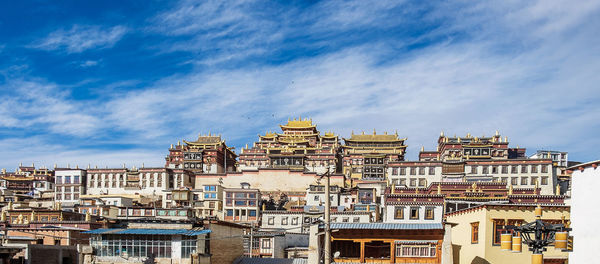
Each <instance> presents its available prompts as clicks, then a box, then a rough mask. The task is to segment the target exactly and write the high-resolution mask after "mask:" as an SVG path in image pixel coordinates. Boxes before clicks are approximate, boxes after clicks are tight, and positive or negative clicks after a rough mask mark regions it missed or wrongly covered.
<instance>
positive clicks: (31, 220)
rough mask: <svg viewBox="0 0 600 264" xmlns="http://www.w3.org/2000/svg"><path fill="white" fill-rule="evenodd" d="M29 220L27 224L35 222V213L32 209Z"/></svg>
mask: <svg viewBox="0 0 600 264" xmlns="http://www.w3.org/2000/svg"><path fill="white" fill-rule="evenodd" d="M30 218H31V219H30V220H29V222H33V221H35V211H34V210H33V209H31V216H30Z"/></svg>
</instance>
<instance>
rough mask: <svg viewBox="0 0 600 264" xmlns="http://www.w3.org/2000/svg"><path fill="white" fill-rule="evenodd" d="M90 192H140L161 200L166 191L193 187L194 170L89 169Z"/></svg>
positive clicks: (97, 193)
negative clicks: (192, 176)
mask: <svg viewBox="0 0 600 264" xmlns="http://www.w3.org/2000/svg"><path fill="white" fill-rule="evenodd" d="M87 172H88V177H87V184H86V185H87V194H88V195H136V196H138V197H142V196H143V197H149V198H152V199H154V200H159V199H160V197H161V196H162V191H163V190H168V189H171V188H179V187H191V186H192V183H191V180H190V179H191V178H190V173H189V172H186V171H183V170H172V169H167V168H136V167H133V168H131V169H127V168H107V169H88V171H87Z"/></svg>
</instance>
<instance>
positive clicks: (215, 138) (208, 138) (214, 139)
mask: <svg viewBox="0 0 600 264" xmlns="http://www.w3.org/2000/svg"><path fill="white" fill-rule="evenodd" d="M183 142H184V143H186V144H188V145H215V144H221V143H223V141H222V140H221V135H211V134H210V132H209V133H208V135H198V139H196V141H187V140H184V141H183Z"/></svg>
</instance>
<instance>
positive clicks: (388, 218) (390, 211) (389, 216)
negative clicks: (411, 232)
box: [382, 204, 443, 224]
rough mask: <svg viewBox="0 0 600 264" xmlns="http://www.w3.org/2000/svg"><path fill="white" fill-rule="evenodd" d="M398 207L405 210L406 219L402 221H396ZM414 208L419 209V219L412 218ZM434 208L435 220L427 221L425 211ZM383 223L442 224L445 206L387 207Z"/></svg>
mask: <svg viewBox="0 0 600 264" xmlns="http://www.w3.org/2000/svg"><path fill="white" fill-rule="evenodd" d="M396 206H399V207H403V208H404V217H403V218H402V219H395V218H394V216H395V215H394V214H395V208H396ZM412 207H418V208H419V218H418V219H411V218H410V209H411V208H412ZM430 207H433V208H434V210H433V219H425V209H426V208H430ZM383 211H384V213H383V217H382V218H383V222H386V223H406V224H427V223H441V222H442V217H443V206H442V205H409V204H407V205H387V206H385V209H384V210H383Z"/></svg>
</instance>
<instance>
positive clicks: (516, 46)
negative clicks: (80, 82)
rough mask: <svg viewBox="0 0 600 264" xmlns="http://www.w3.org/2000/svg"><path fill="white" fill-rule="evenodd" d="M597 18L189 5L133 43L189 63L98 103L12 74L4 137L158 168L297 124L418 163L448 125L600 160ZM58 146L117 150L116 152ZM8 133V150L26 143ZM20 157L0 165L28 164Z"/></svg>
mask: <svg viewBox="0 0 600 264" xmlns="http://www.w3.org/2000/svg"><path fill="white" fill-rule="evenodd" d="M257 6H260V7H268V8H266V9H258V8H256V7H257ZM598 14H600V6H599V4H597V3H595V2H585V3H583V4H581V5H572V4H570V3H568V2H566V1H534V2H520V1H505V2H502V3H488V2H479V3H477V4H473V3H472V2H469V1H448V2H443V3H440V4H436V5H428V4H425V5H416V4H413V3H410V2H390V1H375V2H368V1H360V2H345V1H327V2H319V3H315V4H312V5H307V6H306V7H303V8H297V7H295V6H286V5H283V4H273V5H272V6H269V5H268V4H265V3H264V2H260V1H235V2H231V3H229V2H221V1H203V2H200V3H196V2H193V1H182V2H178V3H176V4H174V6H173V8H172V9H169V10H165V11H161V12H159V14H157V15H156V16H153V17H151V18H149V19H148V20H147V22H149V23H150V26H148V27H146V29H147V31H145V32H142V33H140V32H136V33H135V34H148V35H152V36H155V35H159V36H160V37H161V38H160V40H159V41H157V42H154V43H151V44H149V45H151V46H152V45H156V46H160V47H161V48H162V49H163V50H161V52H162V54H165V53H167V54H169V52H172V51H177V53H174V54H177V56H179V55H180V54H185V56H182V57H183V58H182V60H185V63H187V64H186V65H193V66H192V67H191V68H189V69H186V71H182V72H181V73H179V74H173V75H171V74H168V75H166V76H149V78H148V79H149V80H153V81H146V80H144V81H137V80H130V79H119V80H113V81H109V84H107V85H106V89H99V90H97V91H93V94H94V95H95V97H94V98H89V99H85V100H81V99H75V98H73V96H71V93H72V92H73V91H72V90H73V88H69V89H67V88H65V87H63V86H61V85H59V84H56V83H53V82H52V81H51V80H40V79H35V78H26V77H22V78H10V80H9V81H8V82H7V84H4V86H1V87H0V89H3V90H7V91H11V92H10V93H6V94H4V95H0V98H1V99H2V100H1V101H0V102H2V103H0V128H3V127H4V128H5V129H31V128H39V127H42V128H43V129H42V130H43V133H48V134H51V135H57V136H48V137H39V138H35V140H37V141H38V142H39V144H40V145H41V146H45V147H47V148H49V149H52V152H53V153H56V156H51V154H50V153H44V152H40V153H36V152H35V151H38V150H36V149H32V150H23V151H22V152H23V153H22V154H19V155H18V157H19V159H22V158H21V157H31V159H32V160H46V159H58V160H59V162H61V161H62V160H64V162H68V161H67V159H74V160H94V159H102V160H106V162H107V163H109V164H107V165H112V166H115V165H118V164H120V163H122V162H126V163H129V161H136V162H138V163H139V162H140V161H143V160H146V161H147V162H146V165H155V166H160V165H162V163H163V162H164V161H163V160H162V157H163V156H164V155H165V154H166V148H167V147H168V145H169V144H170V143H173V142H176V141H177V140H179V139H182V138H185V139H193V138H194V137H195V136H196V135H197V134H198V133H207V132H208V131H209V130H210V131H212V132H213V133H222V134H223V136H224V139H226V140H227V142H228V144H230V145H234V146H237V147H238V148H239V147H241V146H243V145H245V143H250V142H252V141H254V140H256V134H258V133H264V131H265V130H276V129H277V125H278V124H280V123H281V122H285V120H287V118H288V117H289V116H298V115H302V116H311V117H312V118H313V121H314V122H316V123H317V125H318V126H319V129H320V130H322V131H326V130H332V131H334V132H336V133H339V134H340V135H341V136H343V137H347V136H348V135H349V134H350V133H351V131H352V130H354V131H355V132H357V131H360V130H365V131H370V130H371V129H373V128H375V129H376V130H377V131H378V133H379V132H383V131H388V132H392V131H394V130H398V133H399V134H400V136H402V137H408V138H409V140H408V145H409V149H408V151H409V154H408V158H410V159H414V158H416V153H417V152H418V149H419V148H420V146H421V145H425V147H426V148H429V149H432V148H435V139H436V138H437V136H438V135H439V132H440V130H444V131H445V132H446V133H447V134H454V133H456V134H466V133H467V132H470V133H471V134H474V135H481V134H488V135H489V134H490V133H493V132H494V131H495V130H496V129H499V130H500V132H501V133H502V134H503V135H506V136H508V137H509V139H510V141H511V144H514V145H520V146H523V147H528V148H530V150H535V149H537V148H552V149H558V150H565V151H569V152H571V157H572V158H575V159H582V160H587V159H596V158H597V157H593V155H597V153H595V152H594V150H591V149H590V147H589V146H592V145H594V144H595V145H598V144H600V140H599V139H598V137H597V136H596V135H595V131H598V129H600V122H599V121H598V119H597V113H598V112H600V106H599V105H598V104H596V103H594V102H596V101H597V100H598V99H600V98H599V97H598V93H597V91H598V88H597V85H598V83H600V75H598V74H597V72H598V69H600V60H599V58H600V35H599V34H598V30H597V27H596V26H595V25H597V24H599V23H600V16H598ZM414 21H417V22H414ZM414 28H418V29H419V30H417V31H415V30H414ZM98 30H100V31H103V32H110V31H111V29H110V28H104V29H98ZM69 31H71V30H69ZM63 32H68V31H63ZM123 34H124V33H123ZM132 34H133V33H132ZM51 35H52V34H51ZM116 41H118V40H116ZM106 43H108V42H106ZM113 43H114V42H113ZM61 45H62V46H61V47H62V48H63V49H68V48H67V47H68V45H66V44H61ZM110 45H112V44H110ZM92 46H94V47H95V48H102V47H107V46H109V44H95V45H92ZM90 48H91V47H90ZM73 52H75V51H73ZM78 62H80V63H81V66H85V65H87V64H89V65H88V66H93V64H94V62H93V61H92V60H90V63H88V62H87V61H86V60H85V59H83V60H81V61H78ZM105 63H106V64H108V63H110V61H108V59H103V61H102V64H105ZM103 68H108V67H103ZM154 80H156V81H154ZM110 83H112V84H110ZM147 83H150V84H147ZM111 87H119V88H118V89H116V88H111ZM124 87H133V88H135V89H131V90H127V89H125V88H124ZM58 137H65V138H67V139H70V141H68V142H69V143H70V142H75V141H78V140H79V141H86V142H90V141H94V140H97V142H96V143H95V144H109V145H115V146H117V147H115V148H114V152H115V156H114V157H111V156H110V155H109V154H110V153H111V151H113V150H110V149H109V148H107V149H108V150H107V149H104V148H99V147H97V146H89V145H85V144H82V143H76V144H75V145H71V146H70V145H68V143H58V142H62V140H58V139H59V138H58ZM10 140H13V139H6V140H5V143H4V144H5V145H6V146H7V147H9V146H15V145H16V143H14V142H12V143H11V142H8V141H10ZM54 141H55V143H51V142H54ZM0 146H2V145H1V144H0ZM94 150H97V151H98V153H94ZM142 152H143V154H139V155H138V153H142ZM10 155H12V154H5V155H2V156H0V160H1V159H2V158H5V160H10V162H13V161H14V160H16V158H12V157H9V156H10ZM63 157H66V158H63ZM119 160H122V161H119ZM23 162H27V161H26V160H23ZM91 163H92V165H94V164H95V163H94V162H91ZM99 165H102V163H101V162H100V164H99Z"/></svg>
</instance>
